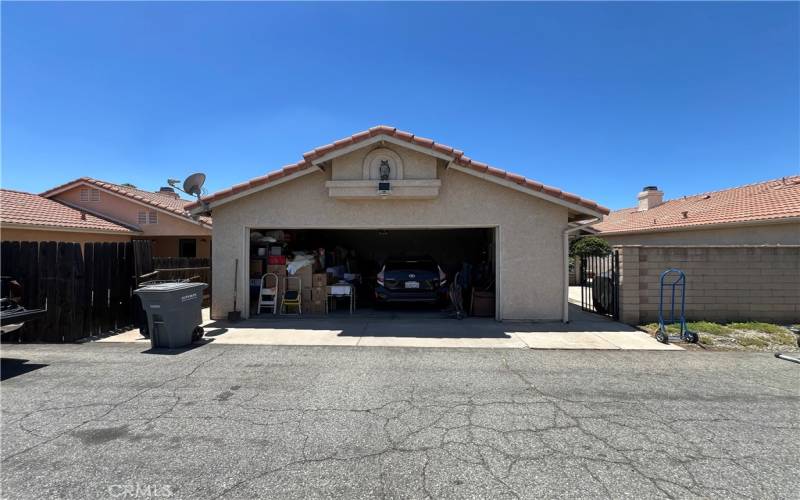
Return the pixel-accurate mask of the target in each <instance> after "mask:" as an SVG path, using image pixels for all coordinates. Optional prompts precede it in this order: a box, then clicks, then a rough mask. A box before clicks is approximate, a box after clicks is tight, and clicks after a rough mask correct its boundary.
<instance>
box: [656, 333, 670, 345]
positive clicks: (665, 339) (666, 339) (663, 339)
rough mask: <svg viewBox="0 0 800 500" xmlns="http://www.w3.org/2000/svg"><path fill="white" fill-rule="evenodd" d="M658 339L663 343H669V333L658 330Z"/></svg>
mask: <svg viewBox="0 0 800 500" xmlns="http://www.w3.org/2000/svg"><path fill="white" fill-rule="evenodd" d="M656 340H658V341H659V342H661V343H662V344H668V343H669V337H668V336H667V334H666V333H664V332H663V331H661V330H659V331H658V332H656Z"/></svg>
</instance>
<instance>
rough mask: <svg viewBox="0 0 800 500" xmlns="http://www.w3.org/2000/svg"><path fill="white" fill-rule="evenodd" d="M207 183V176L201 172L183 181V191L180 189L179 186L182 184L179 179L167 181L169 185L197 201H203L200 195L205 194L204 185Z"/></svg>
mask: <svg viewBox="0 0 800 500" xmlns="http://www.w3.org/2000/svg"><path fill="white" fill-rule="evenodd" d="M205 182H206V174H203V173H200V172H198V173H196V174H192V175H190V176H189V177H187V178H186V180H185V181H183V189H181V188H179V187H178V184H180V181H179V180H178V179H167V184H169V185H170V186H172V187H173V188H175V189H177V190H178V191H181V192H183V193H186V194H188V195H189V196H194V197H196V198H197V201H202V200H200V195H201V194H203V183H205Z"/></svg>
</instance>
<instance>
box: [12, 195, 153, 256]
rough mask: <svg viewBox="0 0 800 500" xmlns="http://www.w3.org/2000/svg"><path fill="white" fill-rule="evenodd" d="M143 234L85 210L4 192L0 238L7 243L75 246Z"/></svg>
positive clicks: (33, 196)
mask: <svg viewBox="0 0 800 500" xmlns="http://www.w3.org/2000/svg"><path fill="white" fill-rule="evenodd" d="M137 234H139V233H138V231H137V230H136V229H135V228H134V227H133V226H129V225H124V224H117V223H114V222H111V221H109V220H107V219H104V218H102V217H97V216H95V215H92V214H91V213H88V212H86V211H85V210H79V209H77V208H72V207H69V206H67V205H64V204H62V203H59V202H57V201H53V200H50V199H47V198H43V197H41V196H39V195H38V194H33V193H24V192H22V191H13V190H11V189H0V238H2V239H3V241H66V242H72V243H81V244H83V243H86V242H118V241H130V239H131V237H132V236H135V235H137Z"/></svg>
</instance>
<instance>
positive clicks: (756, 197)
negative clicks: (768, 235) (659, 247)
mask: <svg viewBox="0 0 800 500" xmlns="http://www.w3.org/2000/svg"><path fill="white" fill-rule="evenodd" d="M684 212H685V214H684ZM794 217H800V175H794V176H790V177H784V178H782V179H774V180H770V181H764V182H759V183H756V184H749V185H747V186H740V187H735V188H730V189H723V190H722V191H714V192H710V193H701V194H696V195H691V196H684V197H683V198H678V199H675V200H668V201H665V202H664V203H662V204H661V205H658V206H656V207H654V208H651V209H649V210H643V211H641V212H640V211H638V210H637V208H624V209H622V210H617V211H614V212H611V214H610V215H608V216H607V217H606V218H605V219H603V221H602V222H600V223H598V224H595V225H593V226H592V227H594V228H595V229H597V230H598V231H600V233H604V234H615V233H635V232H653V231H663V230H668V229H680V228H686V227H693V226H704V225H712V224H727V223H737V222H751V221H779V220H780V219H787V218H794Z"/></svg>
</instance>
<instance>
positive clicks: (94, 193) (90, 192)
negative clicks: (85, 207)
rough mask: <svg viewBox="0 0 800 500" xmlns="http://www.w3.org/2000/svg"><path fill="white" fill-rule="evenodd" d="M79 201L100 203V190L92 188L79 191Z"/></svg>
mask: <svg viewBox="0 0 800 500" xmlns="http://www.w3.org/2000/svg"><path fill="white" fill-rule="evenodd" d="M81 201H100V190H99V189H94V188H91V189H89V188H85V189H81Z"/></svg>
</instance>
